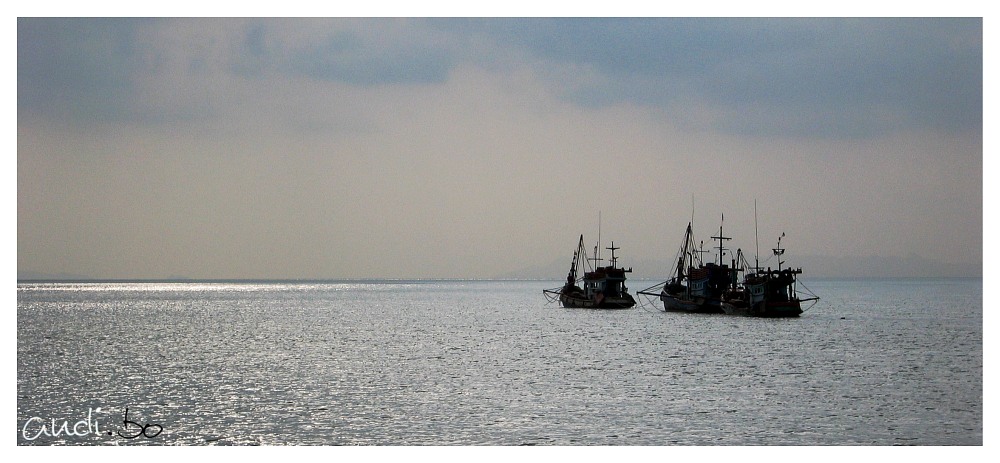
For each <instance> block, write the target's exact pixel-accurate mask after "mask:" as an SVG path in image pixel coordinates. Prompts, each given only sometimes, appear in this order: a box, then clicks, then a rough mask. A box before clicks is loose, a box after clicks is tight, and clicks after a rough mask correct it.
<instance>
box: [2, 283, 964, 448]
mask: <svg viewBox="0 0 1000 463" xmlns="http://www.w3.org/2000/svg"><path fill="white" fill-rule="evenodd" d="M636 284H641V283H636ZM551 286H553V283H552V282H481V281H444V282H442V281H433V282H412V281H411V282H391V281H383V282H323V283H310V282H301V283H300V282H296V283H287V282H282V283H267V282H259V283H245V284H244V283H238V282H228V283H197V282H192V283H87V284H65V283H60V284H48V283H45V284H41V283H39V284H19V285H18V315H17V325H18V326H17V330H18V339H17V344H18V355H17V362H18V370H17V394H18V399H17V402H18V415H17V426H18V444H19V445H31V444H36V445H37V444H43V445H44V444H54V443H59V444H69V445H80V444H85V445H93V444H99V445H116V444H118V445H149V444H154V445H162V444H173V445H256V444H263V445H282V444H296V445H312V444H318V445H341V444H349V445H354V444H360V445H424V444H440V445H450V444H461V445H476V444H492V445H522V444H538V445H554V444H558V445H566V444H568V445H573V444H580V445H734V444H735V445H831V444H832V445H871V444H874V445H894V444H915V445H982V422H983V419H982V418H983V415H982V371H983V369H982V360H983V356H982V352H983V351H982V283H981V280H883V281H816V282H810V289H812V290H813V291H814V292H816V293H817V294H819V295H820V296H821V297H823V299H822V301H821V303H820V304H819V305H817V306H816V307H815V308H813V309H812V310H810V311H809V312H807V313H806V314H804V315H803V316H802V317H801V318H798V319H783V320H764V319H754V318H741V317H729V316H724V315H692V314H678V313H664V312H662V311H658V310H654V309H652V308H649V307H646V308H645V309H644V308H636V309H632V310H624V311H594V310H580V309H576V310H574V309H562V308H558V307H555V306H551V305H548V306H547V305H545V303H544V298H543V297H542V295H541V289H542V288H547V287H551ZM945 301H947V302H946V303H945ZM126 407H127V408H128V410H129V420H130V421H133V422H134V423H137V424H136V425H134V426H132V427H131V428H130V430H132V431H134V430H136V429H140V428H139V427H138V426H141V425H142V424H149V423H156V424H159V425H161V426H162V428H163V429H162V433H160V434H159V435H157V436H155V437H153V438H146V437H144V436H140V437H138V438H134V439H128V440H126V439H122V438H120V437H117V436H114V435H112V436H108V435H107V434H106V431H108V430H113V431H117V430H121V429H122V428H123V423H122V421H123V414H124V411H125V408H126ZM97 409H100V411H99V412H96V413H94V412H93V410H97ZM88 410H90V411H91V412H92V413H93V418H92V421H97V422H99V425H100V427H101V432H100V433H89V434H86V435H72V436H67V435H66V434H65V433H62V434H61V435H59V436H58V437H50V436H46V435H41V436H40V437H38V438H37V439H34V440H27V439H25V438H24V437H23V435H22V431H23V430H24V426H25V423H26V422H27V421H29V420H30V419H32V418H33V417H39V419H38V420H35V421H32V423H31V426H29V428H30V429H28V431H29V435H32V436H33V435H34V434H35V433H36V432H38V429H39V427H40V423H43V422H44V423H47V426H49V427H51V424H52V423H51V422H52V420H55V421H56V425H57V427H58V425H60V424H61V423H62V422H64V421H68V423H69V428H72V426H73V425H74V424H75V423H77V422H78V421H80V420H82V419H83V418H81V417H82V416H86V415H87V413H88ZM78 429H80V430H82V429H84V428H83V427H81V428H78ZM150 429H152V428H150ZM81 434H82V433H81ZM132 434H135V433H134V432H133V433H132Z"/></svg>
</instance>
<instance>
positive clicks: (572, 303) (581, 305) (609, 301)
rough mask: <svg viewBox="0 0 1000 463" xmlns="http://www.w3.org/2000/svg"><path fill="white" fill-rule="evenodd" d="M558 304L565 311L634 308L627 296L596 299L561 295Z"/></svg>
mask: <svg viewBox="0 0 1000 463" xmlns="http://www.w3.org/2000/svg"><path fill="white" fill-rule="evenodd" d="M559 302H560V303H561V304H562V306H563V307H565V308H567V309H628V308H631V307H633V306H635V299H634V298H633V297H632V296H631V295H629V294H623V295H622V296H620V297H607V298H597V299H589V298H586V297H578V296H572V295H567V294H562V295H560V296H559Z"/></svg>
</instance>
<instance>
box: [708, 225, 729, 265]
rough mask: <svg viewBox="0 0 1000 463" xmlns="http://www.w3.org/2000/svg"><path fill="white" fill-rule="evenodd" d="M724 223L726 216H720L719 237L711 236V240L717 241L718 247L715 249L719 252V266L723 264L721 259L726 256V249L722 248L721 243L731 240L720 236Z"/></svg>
mask: <svg viewBox="0 0 1000 463" xmlns="http://www.w3.org/2000/svg"><path fill="white" fill-rule="evenodd" d="M725 221H726V214H722V221H721V222H719V236H713V237H712V239H713V240H719V247H718V248H716V249H718V250H719V265H722V264H723V262H722V257H723V256H725V255H726V251H727V250H728V249H726V248H725V247H723V246H722V243H723V241H728V240H731V239H732V238H730V237H728V236H723V235H722V224H723V223H725Z"/></svg>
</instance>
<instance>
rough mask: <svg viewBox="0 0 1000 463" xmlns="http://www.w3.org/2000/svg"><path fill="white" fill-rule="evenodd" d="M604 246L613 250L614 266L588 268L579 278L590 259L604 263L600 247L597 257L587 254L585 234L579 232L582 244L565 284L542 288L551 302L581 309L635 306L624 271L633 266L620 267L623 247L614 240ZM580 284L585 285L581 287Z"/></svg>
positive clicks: (595, 250)
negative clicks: (609, 245) (607, 245)
mask: <svg viewBox="0 0 1000 463" xmlns="http://www.w3.org/2000/svg"><path fill="white" fill-rule="evenodd" d="M605 249H608V250H610V251H611V265H608V266H604V267H601V266H596V267H594V268H593V269H592V270H591V271H589V272H586V271H585V272H584V274H583V278H581V279H578V277H577V276H578V275H579V271H580V267H581V266H583V264H584V262H586V261H590V260H593V261H595V263H600V262H601V259H600V257H599V256H598V255H597V247H595V248H594V257H592V258H587V257H586V254H585V249H584V244H583V235H580V243H579V244H578V245H577V247H576V251H575V252H574V253H573V263H572V264H571V266H570V268H569V274H568V275H567V276H566V283H565V284H564V285H563V286H562V287H561V288H553V289H546V290H543V291H542V292H543V293H544V294H545V297H546V298H548V300H549V302H555V301H559V303H560V304H562V306H563V307H567V308H579V309H628V308H630V307H632V306H634V305H635V299H634V298H633V297H632V295H631V294H629V293H628V287H626V286H625V274H626V273H630V272H632V269H631V268H628V269H625V268H619V267H618V266H617V265H618V258H617V257H615V251H616V250H618V249H621V248H619V247H615V244H614V242H612V243H611V247H609V248H605ZM580 283H582V284H583V287H580Z"/></svg>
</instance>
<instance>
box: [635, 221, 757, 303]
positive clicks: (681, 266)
mask: <svg viewBox="0 0 1000 463" xmlns="http://www.w3.org/2000/svg"><path fill="white" fill-rule="evenodd" d="M712 239H714V240H717V241H718V242H719V246H718V247H717V248H716V249H718V251H719V253H718V257H719V263H714V262H708V263H703V262H702V260H701V254H703V253H705V252H708V251H705V250H703V249H701V248H695V244H694V238H693V235H692V231H691V223H690V222H689V223H688V226H687V230H686V231H685V232H684V242H683V244H682V246H681V249H680V251H679V253H678V256H677V267H676V269H675V271H674V275H673V276H672V277H671V278H670V279H669V280H667V281H665V282H663V283H660V284H657V285H654V286H651V287H649V288H646V289H644V290H642V291H639V293H638V294H642V295H644V296H650V297H656V298H659V300H660V301H662V302H663V310H665V311H667V312H688V313H722V312H723V310H722V295H723V294H724V293H725V292H726V291H729V290H730V289H731V288H732V287H733V286H734V285H735V283H736V272H737V270H736V269H735V268H734V267H730V266H728V265H725V264H722V263H721V261H722V259H723V257H724V256H725V253H726V251H727V249H726V248H725V246H724V245H723V243H724V242H725V241H727V240H730V239H731V238H729V237H727V236H724V235H723V234H722V226H721V225H720V226H719V234H718V235H717V236H713V237H712ZM702 247H703V246H702Z"/></svg>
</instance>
